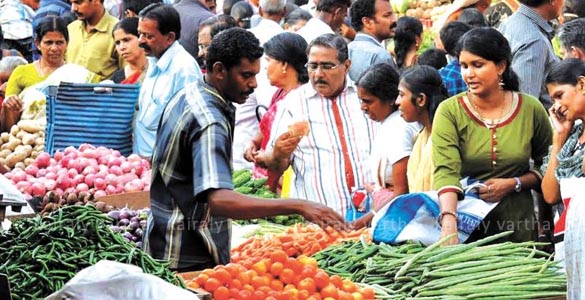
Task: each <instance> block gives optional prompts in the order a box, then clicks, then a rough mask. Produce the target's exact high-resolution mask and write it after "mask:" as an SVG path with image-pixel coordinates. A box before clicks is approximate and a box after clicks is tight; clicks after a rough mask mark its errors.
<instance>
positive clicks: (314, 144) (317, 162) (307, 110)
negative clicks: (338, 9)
mask: <svg viewBox="0 0 585 300" xmlns="http://www.w3.org/2000/svg"><path fill="white" fill-rule="evenodd" d="M308 61H309V62H308V63H307V69H308V71H309V78H310V83H307V84H305V85H303V86H301V87H299V88H298V89H296V90H293V91H291V92H289V94H288V95H287V96H286V98H285V99H284V100H282V101H281V102H279V104H278V110H277V113H276V116H275V118H274V123H273V126H274V127H273V132H275V134H274V135H272V136H271V137H270V141H269V142H268V146H267V149H266V150H267V151H266V153H267V154H268V156H269V163H268V164H269V169H270V170H271V171H273V172H277V173H278V172H282V171H284V170H286V168H287V167H288V166H289V165H292V168H293V170H294V173H295V179H294V181H293V183H292V186H291V192H290V193H291V197H299V198H303V199H314V200H316V201H319V202H320V203H322V204H325V205H327V206H329V207H331V208H333V209H335V211H337V212H338V213H340V214H342V215H345V213H346V212H347V209H348V207H349V205H350V200H351V192H352V189H353V188H355V187H361V186H363V184H364V183H370V182H373V180H372V179H373V178H372V177H371V174H370V172H369V168H368V167H367V163H368V158H369V156H370V150H371V147H372V140H373V138H374V136H375V129H376V125H374V123H373V122H372V121H371V120H370V119H369V118H368V117H367V116H366V114H364V113H363V112H362V111H361V109H360V100H359V98H358V96H357V89H356V87H355V85H354V83H353V82H352V81H351V79H349V76H348V71H349V67H350V65H351V62H350V60H349V59H348V50H347V44H346V43H345V40H344V39H343V37H341V36H338V35H333V34H324V35H321V36H319V37H317V38H316V39H315V40H313V42H311V44H310V45H309V57H308ZM298 120H307V121H308V122H309V124H310V132H309V133H308V136H307V137H299V136H291V134H290V133H289V132H288V127H289V125H291V124H292V123H294V122H295V121H298Z"/></svg>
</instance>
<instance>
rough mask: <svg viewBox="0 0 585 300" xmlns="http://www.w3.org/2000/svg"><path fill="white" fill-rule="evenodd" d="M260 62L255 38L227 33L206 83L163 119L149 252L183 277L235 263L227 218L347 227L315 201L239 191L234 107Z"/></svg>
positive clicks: (212, 51) (214, 50) (214, 52)
mask: <svg viewBox="0 0 585 300" xmlns="http://www.w3.org/2000/svg"><path fill="white" fill-rule="evenodd" d="M233 41H238V42H237V43H234V42H233ZM261 56H262V48H261V47H260V45H259V42H258V39H256V38H255V37H254V35H253V34H252V33H250V32H248V31H246V30H244V29H241V28H231V29H228V30H225V31H223V32H221V33H220V34H218V35H217V36H215V37H214V38H213V40H212V42H211V45H210V47H209V48H208V50H207V62H208V68H207V74H206V75H205V77H204V79H200V80H199V81H197V82H194V83H191V84H189V85H187V86H186V87H185V88H184V89H182V90H180V91H179V92H178V93H177V94H176V95H175V96H174V97H173V98H172V99H171V101H170V102H169V104H168V105H167V107H166V109H165V111H164V113H163V115H162V119H161V123H160V127H159V129H158V133H157V137H156V144H155V149H154V155H153V164H152V185H151V187H150V198H151V200H150V202H151V211H152V214H151V216H150V217H149V219H148V225H147V229H146V233H145V235H144V247H145V250H146V251H147V252H148V253H150V254H152V256H153V257H154V258H156V259H163V260H167V261H169V262H170V263H171V265H170V266H171V268H173V269H175V270H177V271H179V272H185V271H194V270H202V269H204V268H209V267H213V266H214V265H218V264H226V263H229V261H230V231H231V226H230V220H229V219H228V218H234V219H253V218H260V217H266V216H275V215H286V214H301V215H303V216H304V217H305V219H306V220H308V221H310V222H314V223H318V224H319V225H321V226H326V225H332V226H342V225H344V221H343V218H342V217H341V216H339V215H338V214H336V213H335V212H334V211H333V210H332V209H330V208H328V207H325V206H323V205H320V204H317V203H314V202H310V201H305V200H300V199H287V200H280V201H271V200H263V199H259V198H255V197H249V196H246V195H242V194H239V193H236V192H234V191H233V184H232V174H231V173H232V170H231V158H232V157H231V153H232V151H231V150H232V139H233V127H234V118H235V107H234V105H233V103H234V102H235V103H239V104H242V103H244V102H245V101H246V99H247V98H248V95H250V94H251V93H252V92H253V90H254V89H255V88H256V85H257V84H256V78H255V76H256V74H257V73H258V72H259V71H260V60H259V59H260V57H261ZM338 228H339V227H338Z"/></svg>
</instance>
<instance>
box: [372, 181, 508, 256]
mask: <svg viewBox="0 0 585 300" xmlns="http://www.w3.org/2000/svg"><path fill="white" fill-rule="evenodd" d="M496 205H497V203H489V202H485V201H483V200H481V199H478V198H475V197H473V196H470V195H468V194H466V195H465V199H463V200H461V201H457V221H458V222H457V229H458V236H459V241H460V242H464V241H465V240H467V238H469V235H470V234H471V233H472V232H473V231H474V230H475V229H476V228H477V227H478V226H479V225H480V223H481V221H482V220H483V219H484V218H485V216H486V215H487V214H488V213H489V212H490V211H491V210H492V209H493V208H494V207H495V206H496ZM439 214H440V208H439V196H438V195H437V192H424V193H411V194H405V195H400V196H398V197H396V198H394V200H392V201H391V202H390V203H388V204H387V205H385V206H384V207H383V208H382V209H380V210H379V211H378V212H377V213H376V216H374V219H373V220H372V229H373V230H372V237H373V239H374V241H375V242H384V243H387V244H396V243H401V242H405V241H408V240H414V241H420V242H422V243H423V244H425V245H430V244H433V243H435V242H436V241H438V240H439V237H440V236H441V226H440V225H439V222H438V217H439Z"/></svg>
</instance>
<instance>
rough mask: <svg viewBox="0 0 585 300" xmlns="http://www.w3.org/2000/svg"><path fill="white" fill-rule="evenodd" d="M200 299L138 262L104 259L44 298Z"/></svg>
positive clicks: (101, 299)
mask: <svg viewBox="0 0 585 300" xmlns="http://www.w3.org/2000/svg"><path fill="white" fill-rule="evenodd" d="M117 299H124V300H143V299H157V300H175V299H185V300H198V299H199V298H198V297H197V295H195V294H194V293H192V292H189V291H187V290H184V289H182V288H180V287H177V286H174V285H172V284H170V283H168V282H166V281H164V280H162V279H160V278H158V277H156V276H154V275H151V274H145V273H143V272H142V269H140V268H139V267H137V266H133V265H127V264H122V263H119V262H114V261H108V260H102V261H99V262H98V263H97V264H95V265H93V266H91V267H87V268H85V269H83V270H81V271H80V272H79V273H77V275H75V277H73V278H72V279H71V280H69V282H67V284H65V286H63V288H62V289H61V290H60V291H57V292H55V293H53V294H51V295H50V296H49V297H47V298H46V299H45V300H117Z"/></svg>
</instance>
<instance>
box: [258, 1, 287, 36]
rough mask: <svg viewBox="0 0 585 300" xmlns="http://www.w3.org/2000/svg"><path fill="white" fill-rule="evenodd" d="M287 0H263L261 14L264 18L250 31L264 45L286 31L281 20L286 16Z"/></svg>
mask: <svg viewBox="0 0 585 300" xmlns="http://www.w3.org/2000/svg"><path fill="white" fill-rule="evenodd" d="M285 5H286V0H261V1H260V9H259V14H260V16H261V17H262V20H261V21H260V23H258V25H256V27H253V28H251V29H250V32H252V33H253V34H254V36H255V37H256V38H257V39H258V40H259V41H260V45H264V43H266V41H268V40H269V39H271V38H272V37H274V36H275V35H277V34H279V33H281V32H283V31H284V29H282V27H280V21H281V20H282V18H284V15H285V13H286V9H285Z"/></svg>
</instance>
